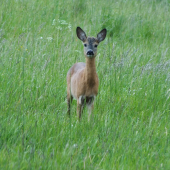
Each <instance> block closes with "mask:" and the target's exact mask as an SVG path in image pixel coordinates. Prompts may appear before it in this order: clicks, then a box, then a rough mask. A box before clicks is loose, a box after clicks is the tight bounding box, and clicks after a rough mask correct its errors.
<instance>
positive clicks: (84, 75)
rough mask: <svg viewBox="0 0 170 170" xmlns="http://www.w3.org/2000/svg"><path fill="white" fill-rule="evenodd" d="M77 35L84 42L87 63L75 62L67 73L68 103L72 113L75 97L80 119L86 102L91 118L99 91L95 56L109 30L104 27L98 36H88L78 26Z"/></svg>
mask: <svg viewBox="0 0 170 170" xmlns="http://www.w3.org/2000/svg"><path fill="white" fill-rule="evenodd" d="M76 32H77V37H78V38H79V39H80V40H81V41H82V42H83V44H84V55H85V57H86V63H82V62H80V63H76V64H74V65H73V66H72V67H71V68H70V69H69V71H68V73H67V104H68V114H69V115H70V102H71V101H72V99H73V98H75V99H76V100H77V116H78V117H79V120H80V118H81V113H82V110H83V107H84V104H85V103H86V104H87V106H88V108H89V119H90V115H91V112H92V109H93V102H94V99H95V97H96V95H97V93H98V86H99V80H98V76H97V73H96V67H95V57H96V55H97V46H98V44H99V43H100V42H101V41H103V40H104V39H105V37H106V33H107V30H106V29H103V30H102V31H101V32H99V33H98V34H97V38H94V37H87V36H86V33H85V32H84V31H83V30H82V29H81V28H80V27H77V30H76Z"/></svg>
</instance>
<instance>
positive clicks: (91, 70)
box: [85, 58, 96, 84]
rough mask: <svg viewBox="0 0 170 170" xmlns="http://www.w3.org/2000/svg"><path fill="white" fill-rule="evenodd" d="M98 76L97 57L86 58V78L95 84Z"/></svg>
mask: <svg viewBox="0 0 170 170" xmlns="http://www.w3.org/2000/svg"><path fill="white" fill-rule="evenodd" d="M95 76H96V66H95V58H86V67H85V79H86V82H87V83H90V84H93V83H94V81H95Z"/></svg>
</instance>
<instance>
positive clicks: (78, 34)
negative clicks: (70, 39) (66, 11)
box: [76, 27, 87, 42]
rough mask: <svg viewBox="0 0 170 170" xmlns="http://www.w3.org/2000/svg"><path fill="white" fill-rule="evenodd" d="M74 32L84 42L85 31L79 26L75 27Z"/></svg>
mask: <svg viewBox="0 0 170 170" xmlns="http://www.w3.org/2000/svg"><path fill="white" fill-rule="evenodd" d="M76 33H77V37H78V38H79V39H80V40H81V41H83V42H84V41H85V40H86V39H87V36H86V33H85V32H84V31H83V30H82V29H81V28H80V27H77V29H76Z"/></svg>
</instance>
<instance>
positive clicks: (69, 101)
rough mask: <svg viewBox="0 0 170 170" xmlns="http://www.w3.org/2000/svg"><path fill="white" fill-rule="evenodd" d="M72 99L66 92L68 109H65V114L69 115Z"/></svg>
mask: <svg viewBox="0 0 170 170" xmlns="http://www.w3.org/2000/svg"><path fill="white" fill-rule="evenodd" d="M72 100H73V97H72V96H70V95H69V94H67V106H68V109H67V114H68V115H69V116H70V103H71V102H72Z"/></svg>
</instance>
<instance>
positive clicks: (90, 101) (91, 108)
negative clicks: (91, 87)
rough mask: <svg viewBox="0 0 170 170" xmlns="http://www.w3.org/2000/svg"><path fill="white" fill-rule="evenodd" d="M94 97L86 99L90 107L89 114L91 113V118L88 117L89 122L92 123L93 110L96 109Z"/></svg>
mask: <svg viewBox="0 0 170 170" xmlns="http://www.w3.org/2000/svg"><path fill="white" fill-rule="evenodd" d="M94 98H95V97H94V96H92V97H86V104H87V107H88V112H89V116H88V121H90V118H91V115H92V112H93V109H94Z"/></svg>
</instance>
